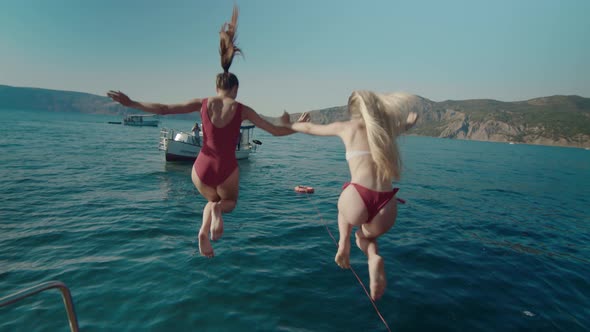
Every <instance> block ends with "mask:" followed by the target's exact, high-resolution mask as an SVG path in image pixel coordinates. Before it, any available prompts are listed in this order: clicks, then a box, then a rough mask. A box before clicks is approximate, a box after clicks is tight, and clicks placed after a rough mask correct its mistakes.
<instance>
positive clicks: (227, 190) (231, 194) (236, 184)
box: [211, 167, 240, 241]
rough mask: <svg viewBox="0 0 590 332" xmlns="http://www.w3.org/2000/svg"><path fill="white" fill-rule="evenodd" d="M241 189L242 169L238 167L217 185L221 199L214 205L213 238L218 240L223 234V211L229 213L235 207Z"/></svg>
mask: <svg viewBox="0 0 590 332" xmlns="http://www.w3.org/2000/svg"><path fill="white" fill-rule="evenodd" d="M239 189H240V170H239V169H238V168H237V167H236V169H235V170H234V171H233V172H232V173H231V175H230V176H229V177H228V178H227V179H226V180H225V181H224V182H223V183H222V184H220V185H219V186H217V195H218V196H219V201H217V202H215V203H214V204H213V206H212V211H211V217H212V224H211V240H213V241H215V240H218V239H219V238H220V237H221V235H222V234H223V216H222V214H223V213H228V212H231V211H233V209H235V207H236V204H237V202H238V192H239Z"/></svg>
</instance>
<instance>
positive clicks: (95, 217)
mask: <svg viewBox="0 0 590 332" xmlns="http://www.w3.org/2000/svg"><path fill="white" fill-rule="evenodd" d="M108 121H120V119H118V118H115V117H113V116H104V115H84V114H77V113H48V112H39V111H14V110H2V111H0V297H3V296H7V295H10V294H12V293H14V292H16V291H19V290H21V289H24V288H27V287H31V286H34V285H37V284H39V283H42V282H45V281H49V280H60V281H62V282H64V283H65V284H66V285H67V286H68V287H69V288H70V290H71V292H72V296H73V298H74V303H75V307H76V312H77V315H78V320H79V324H80V328H81V330H83V331H384V330H386V328H385V325H384V324H383V322H382V321H381V320H380V318H379V316H378V315H377V313H376V311H375V309H374V308H373V306H372V305H371V302H370V301H369V300H368V298H367V296H366V294H365V293H364V291H363V289H362V287H361V285H360V284H359V282H358V281H357V280H356V278H355V277H354V275H353V274H352V273H351V272H350V271H347V270H342V269H340V268H339V267H338V266H337V265H336V264H335V263H334V254H335V253H336V247H335V244H334V243H333V241H332V238H331V237H330V236H329V234H328V230H329V231H331V232H332V233H334V234H335V235H336V236H337V224H336V216H337V207H336V202H337V199H338V195H339V192H340V187H341V185H342V183H343V182H345V181H347V180H349V178H348V169H347V165H346V161H345V160H344V147H343V145H342V144H341V142H340V141H339V140H338V139H337V138H325V137H312V136H306V135H302V134H296V135H291V136H287V137H273V136H270V135H269V134H267V133H264V132H262V131H261V130H260V129H256V131H255V134H256V135H255V138H257V139H259V140H260V141H262V143H263V144H262V145H261V146H260V147H259V149H258V151H257V152H256V153H255V154H252V155H251V156H250V158H249V160H247V161H243V162H242V161H241V162H240V163H239V167H240V198H239V203H238V206H237V208H236V209H235V210H234V211H233V212H232V213H231V214H227V215H225V233H224V235H223V237H222V239H221V240H220V241H217V242H214V243H213V247H214V250H215V257H214V258H213V259H207V258H203V257H201V256H200V255H199V254H198V246H197V242H196V239H197V238H196V235H197V231H198V227H199V225H200V222H201V217H202V214H201V211H202V209H203V206H204V205H205V203H206V202H205V200H204V199H203V198H202V197H200V196H199V194H198V192H197V190H196V189H195V188H194V186H193V184H192V182H191V180H190V170H191V164H190V163H188V164H187V163H169V162H166V161H165V160H164V156H163V152H162V151H159V150H158V138H159V131H160V129H161V128H153V127H126V126H122V125H113V124H108V123H107V122H108ZM192 124H193V123H192V122H190V121H181V120H170V119H168V118H165V117H164V118H162V123H161V127H162V126H165V127H169V128H173V129H177V130H186V131H189V130H190V128H191V127H192ZM399 145H400V148H401V152H402V158H403V174H402V176H403V177H402V180H401V181H400V182H399V183H397V184H396V185H397V186H399V187H400V188H401V190H400V192H399V194H398V196H399V197H401V198H403V199H405V200H406V201H407V204H406V205H400V207H399V214H398V219H397V222H396V225H395V226H394V227H393V228H392V229H391V231H390V232H389V233H387V234H386V235H384V236H383V237H381V238H380V240H379V249H380V251H381V255H382V256H383V257H384V260H385V269H386V273H387V281H388V285H387V290H386V293H385V295H384V296H383V298H382V299H381V300H379V301H377V307H378V310H379V311H380V312H381V314H382V315H383V317H384V319H385V320H386V322H387V323H388V324H389V326H390V327H391V329H392V330H394V331H516V330H519V331H521V330H535V331H568V332H569V331H584V330H588V329H590V305H589V304H590V245H589V243H590V232H589V228H590V224H589V223H590V219H589V216H590V151H587V150H584V149H574V148H560V147H546V146H532V145H518V144H515V145H509V144H503V143H491V142H475V141H462V140H449V139H438V138H429V137H414V136H404V137H401V138H400V139H399ZM296 185H308V186H313V187H314V188H315V193H314V194H311V195H307V194H299V193H296V192H294V190H293V187H294V186H296ZM326 227H327V228H326ZM351 263H352V266H353V267H354V268H355V271H357V273H358V274H359V277H360V278H361V280H362V281H363V282H364V283H365V284H366V285H368V271H367V266H366V258H365V257H364V256H363V254H362V253H361V252H360V251H359V250H358V249H357V248H356V247H355V246H354V245H353V247H352V253H351ZM0 331H68V323H67V316H66V312H65V310H64V306H63V302H62V300H61V299H60V295H59V292H58V291H57V290H51V291H46V292H43V293H41V294H38V295H36V296H34V297H30V298H28V299H26V300H23V301H21V302H18V303H17V304H13V305H11V306H8V307H3V308H0Z"/></svg>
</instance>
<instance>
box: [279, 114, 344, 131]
mask: <svg viewBox="0 0 590 332" xmlns="http://www.w3.org/2000/svg"><path fill="white" fill-rule="evenodd" d="M285 113H286V112H285ZM304 116H305V117H306V118H307V119H308V121H309V114H308V113H307V112H304V113H303V114H302V115H301V117H304ZM281 121H282V125H283V126H285V127H286V128H290V129H292V130H294V131H296V132H300V133H304V134H309V135H315V136H340V134H342V132H343V130H344V129H345V126H344V123H343V122H332V123H330V124H326V125H321V124H315V123H311V122H295V123H291V122H290V121H289V116H288V114H287V116H286V117H285V115H284V114H283V117H281Z"/></svg>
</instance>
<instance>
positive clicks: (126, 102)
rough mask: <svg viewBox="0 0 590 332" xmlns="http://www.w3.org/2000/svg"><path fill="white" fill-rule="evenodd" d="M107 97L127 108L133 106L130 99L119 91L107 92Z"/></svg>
mask: <svg viewBox="0 0 590 332" xmlns="http://www.w3.org/2000/svg"><path fill="white" fill-rule="evenodd" d="M107 96H108V97H109V98H111V99H112V100H114V101H116V102H118V103H119V104H121V105H123V106H127V107H129V106H131V105H132V104H133V101H132V100H131V98H129V97H128V96H127V95H126V94H124V93H123V92H121V91H113V90H110V91H109V92H107Z"/></svg>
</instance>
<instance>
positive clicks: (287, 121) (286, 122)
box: [281, 111, 291, 128]
mask: <svg viewBox="0 0 590 332" xmlns="http://www.w3.org/2000/svg"><path fill="white" fill-rule="evenodd" d="M281 126H283V127H287V128H291V117H290V116H289V113H287V111H284V112H283V115H281Z"/></svg>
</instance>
